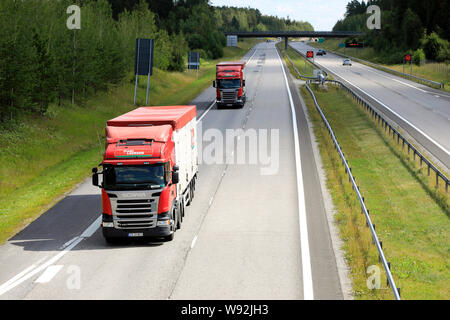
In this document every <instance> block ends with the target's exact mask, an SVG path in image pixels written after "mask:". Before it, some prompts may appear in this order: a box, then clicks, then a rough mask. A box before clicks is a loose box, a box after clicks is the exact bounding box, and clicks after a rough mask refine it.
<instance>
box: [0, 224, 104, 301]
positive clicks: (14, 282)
mask: <svg viewBox="0 0 450 320" xmlns="http://www.w3.org/2000/svg"><path fill="white" fill-rule="evenodd" d="M99 221H101V216H99V217H98V218H97V219H95V221H94V222H93V223H92V224H91V225H90V226H89V227H87V228H86V230H85V231H84V232H83V233H82V234H81V236H79V237H77V238H75V239H74V240H73V241H72V242H71V243H70V245H68V246H67V247H65V248H64V249H63V250H62V251H60V252H59V253H58V254H57V255H56V256H54V257H53V258H51V259H50V260H48V261H47V262H46V263H44V264H42V265H40V266H39V267H38V268H34V266H31V267H29V268H27V269H26V270H24V271H23V272H21V274H18V275H17V276H15V277H14V278H12V279H10V280H9V281H7V282H5V283H4V284H3V285H1V286H0V296H1V295H3V294H4V293H6V292H8V291H9V290H11V289H13V288H15V287H17V286H18V285H19V284H21V283H23V282H24V281H26V280H28V279H30V278H31V277H33V276H34V275H36V274H38V273H39V272H41V271H42V270H45V269H47V268H48V267H49V266H51V265H52V264H55V263H56V262H57V261H58V260H59V259H61V258H62V257H63V256H64V255H65V254H66V253H68V252H69V251H70V250H72V249H73V248H75V247H76V246H77V245H78V244H79V243H80V242H81V241H83V240H84V238H88V237H90V236H92V235H93V234H94V232H95V231H96V230H97V229H98V228H99V227H100V224H99ZM31 270H32V271H31ZM25 271H30V272H28V273H26V272H25ZM19 275H21V277H19Z"/></svg>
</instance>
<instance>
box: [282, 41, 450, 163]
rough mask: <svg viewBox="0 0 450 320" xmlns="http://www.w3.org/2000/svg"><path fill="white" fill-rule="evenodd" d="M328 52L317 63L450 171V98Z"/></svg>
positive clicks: (297, 46)
mask: <svg viewBox="0 0 450 320" xmlns="http://www.w3.org/2000/svg"><path fill="white" fill-rule="evenodd" d="M290 45H291V46H292V47H293V48H294V49H297V50H299V51H301V52H302V53H304V54H306V51H307V50H313V51H314V52H315V53H316V52H317V50H318V49H316V48H312V47H310V46H308V45H307V44H306V43H302V42H291V43H290ZM343 60H344V58H342V57H340V56H338V55H335V54H332V53H329V52H327V54H326V55H324V56H315V62H316V63H317V64H318V65H320V66H323V67H324V68H325V69H327V70H329V71H331V72H332V73H333V74H334V75H336V76H337V78H338V79H340V80H343V81H344V82H346V83H347V84H349V85H350V87H352V88H353V89H355V90H356V91H357V92H359V93H361V94H362V95H363V96H365V97H366V98H367V99H368V100H369V101H370V102H371V103H372V104H373V105H374V106H375V107H377V108H378V109H379V110H380V111H381V112H383V113H384V114H386V115H387V116H388V117H389V118H391V119H392V120H393V121H395V122H396V123H397V124H398V125H400V126H401V127H402V128H403V129H405V130H406V131H407V132H408V133H409V134H410V135H411V136H412V137H413V138H414V139H415V140H416V141H417V142H419V143H420V144H421V145H422V146H423V147H424V148H425V149H426V150H427V151H428V152H430V153H431V154H432V155H433V156H434V157H435V158H437V159H438V160H439V161H440V162H441V164H444V165H445V166H446V167H447V169H448V170H450V94H449V93H446V92H443V91H440V90H436V89H433V88H430V87H427V86H425V85H421V84H418V83H416V82H413V81H409V80H406V79H404V78H401V77H397V76H394V75H392V74H389V73H386V72H383V71H380V70H377V69H374V68H371V67H368V66H366V65H364V64H361V63H357V62H355V61H352V66H343V64H342V62H343Z"/></svg>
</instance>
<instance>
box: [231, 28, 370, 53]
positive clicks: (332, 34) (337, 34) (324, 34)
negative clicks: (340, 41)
mask: <svg viewBox="0 0 450 320" xmlns="http://www.w3.org/2000/svg"><path fill="white" fill-rule="evenodd" d="M362 34H363V32H358V31H239V32H225V35H226V36H238V38H239V37H241V38H257V37H275V38H284V46H285V49H287V44H288V39H289V38H347V37H358V36H360V35H362Z"/></svg>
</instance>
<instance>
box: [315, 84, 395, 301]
mask: <svg viewBox="0 0 450 320" xmlns="http://www.w3.org/2000/svg"><path fill="white" fill-rule="evenodd" d="M329 81H330V80H329ZM311 82H312V81H311V80H308V81H307V82H306V89H308V91H309V93H310V94H311V96H312V98H313V100H314V104H315V106H316V109H317V111H318V112H319V114H320V116H321V118H322V121H323V122H324V123H325V125H326V127H327V130H328V133H329V134H330V136H331V138H332V139H333V143H334V146H335V149H336V150H337V152H338V153H339V156H340V157H341V160H342V164H343V165H344V166H345V172H346V173H347V174H348V179H349V182H351V184H352V186H353V190H354V191H355V192H356V195H357V197H358V200H359V203H360V204H361V212H362V213H364V215H365V217H366V225H367V227H369V229H370V232H371V234H372V240H373V243H374V244H375V246H376V247H377V250H378V255H379V261H380V262H381V263H382V264H383V267H384V270H385V272H386V277H387V282H388V285H390V286H391V288H392V292H393V294H394V297H395V299H396V300H401V298H400V288H397V286H396V284H395V281H394V278H393V277H392V273H391V263H390V262H388V261H387V260H386V257H385V255H384V252H383V242H381V241H380V240H379V239H378V236H377V233H376V232H375V225H374V224H373V223H372V220H371V219H370V213H369V210H368V209H367V207H366V204H365V202H364V197H363V196H362V195H361V192H360V191H359V187H358V185H357V184H356V180H355V177H354V176H353V174H352V168H350V166H349V164H348V161H347V160H346V159H345V156H344V153H343V152H342V149H341V146H340V145H339V142H338V141H337V138H336V136H335V134H334V131H333V129H332V128H331V126H330V124H329V122H328V120H327V118H326V117H325V115H324V113H323V112H322V109H321V108H320V106H319V104H318V102H317V99H316V96H315V95H314V93H313V91H312V90H311V88H310V87H309V83H311Z"/></svg>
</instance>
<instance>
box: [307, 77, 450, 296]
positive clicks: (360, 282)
mask: <svg viewBox="0 0 450 320" xmlns="http://www.w3.org/2000/svg"><path fill="white" fill-rule="evenodd" d="M301 92H302V95H303V97H304V99H305V102H306V103H307V106H308V113H309V116H310V119H311V120H312V122H313V125H314V132H315V135H316V138H317V139H318V142H319V146H320V153H321V157H322V160H323V163H324V167H325V171H326V174H327V186H328V188H329V190H330V192H331V195H332V197H333V201H334V204H335V207H336V211H337V213H336V216H335V217H336V221H337V224H338V226H339V229H340V233H341V237H342V238H343V240H344V243H345V245H344V249H345V252H346V257H347V259H348V262H349V265H350V267H351V274H352V279H353V285H354V290H355V295H356V298H358V299H385V298H392V294H391V292H390V289H389V288H387V287H386V282H385V279H384V278H383V280H382V289H381V290H370V289H368V288H367V285H366V281H367V279H368V276H369V275H368V274H366V270H367V268H368V267H369V266H370V265H377V264H378V255H377V251H376V249H375V246H374V245H373V244H372V242H371V236H370V232H369V230H368V228H367V227H366V225H365V218H364V216H363V215H362V214H361V209H360V206H359V204H358V203H357V200H356V196H355V194H354V192H353V190H352V187H351V185H350V183H349V182H348V178H347V176H346V174H345V171H344V167H343V166H342V164H341V160H340V158H339V157H338V154H337V152H336V151H335V150H334V147H333V146H332V141H331V139H330V137H329V135H328V133H327V131H326V129H325V127H324V125H323V123H322V120H321V119H320V116H319V114H318V112H317V110H316V109H315V106H314V104H313V100H312V98H311V96H310V94H309V93H308V92H307V91H306V88H304V87H303V88H302V89H301ZM314 92H315V94H316V97H317V100H318V102H319V105H320V106H321V108H322V110H323V112H324V113H325V116H326V117H327V119H328V121H329V122H330V124H331V126H332V128H333V130H334V131H335V134H336V136H337V139H338V141H339V143H340V145H341V147H342V149H343V151H344V153H345V156H346V158H347V160H348V162H349V164H350V167H351V168H352V172H353V174H354V176H355V177H356V181H357V183H358V185H359V187H360V190H361V192H362V194H363V196H364V197H365V199H366V204H367V207H368V209H369V210H370V214H371V218H372V221H373V223H374V224H375V225H376V231H377V234H378V236H379V238H380V240H382V241H383V249H384V252H385V255H386V257H387V259H388V261H390V262H391V265H392V267H391V270H392V273H393V276H394V279H395V281H396V284H397V286H398V287H400V288H401V290H402V291H401V292H402V298H403V299H447V298H448V297H449V296H450V263H449V261H450V252H449V248H450V221H449V210H448V206H445V205H443V203H442V202H440V201H437V200H436V198H435V197H434V196H433V194H432V193H430V187H429V186H428V185H426V184H424V183H422V181H421V179H420V178H418V176H417V172H416V171H415V170H414V169H413V168H412V167H411V166H409V165H407V164H406V163H405V160H404V158H403V156H402V155H399V154H398V152H396V150H395V149H394V147H393V144H392V142H391V141H390V140H391V139H389V137H387V136H386V135H384V133H383V132H381V131H380V130H379V128H377V126H376V125H375V124H374V123H373V122H372V121H371V120H370V119H369V118H368V116H367V115H366V114H365V112H363V111H362V110H361V109H360V107H359V106H358V105H357V104H356V103H355V102H354V101H353V99H351V97H350V96H349V95H348V94H347V93H345V92H344V91H343V90H340V89H338V88H335V87H333V86H332V85H328V88H327V90H324V89H318V88H317V87H315V89H314ZM381 270H382V269H381Z"/></svg>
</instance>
